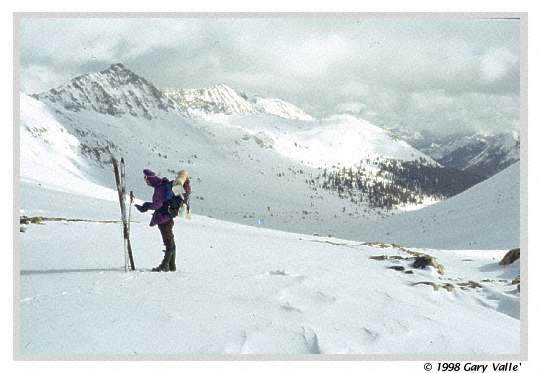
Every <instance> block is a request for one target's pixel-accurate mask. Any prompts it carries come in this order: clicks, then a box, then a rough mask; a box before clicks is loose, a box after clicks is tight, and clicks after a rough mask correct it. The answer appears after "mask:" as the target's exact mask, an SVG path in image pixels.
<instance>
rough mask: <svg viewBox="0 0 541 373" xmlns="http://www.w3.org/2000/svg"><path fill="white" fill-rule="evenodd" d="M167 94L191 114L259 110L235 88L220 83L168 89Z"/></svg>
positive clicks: (242, 112)
mask: <svg viewBox="0 0 541 373" xmlns="http://www.w3.org/2000/svg"><path fill="white" fill-rule="evenodd" d="M164 93H165V95H166V96H167V97H168V98H170V99H172V100H173V101H175V102H176V104H177V105H179V106H180V108H181V109H182V110H184V111H185V112H187V113H188V114H190V115H196V116H197V115H198V114H215V113H224V114H252V113H256V112H257V110H256V109H255V108H254V107H253V105H252V104H251V103H250V102H248V100H247V99H246V98H245V97H242V96H241V95H240V94H239V93H237V92H236V91H235V90H234V89H233V88H231V87H229V86H228V85H227V84H225V83H219V84H216V85H214V86H212V87H209V88H182V89H166V90H164Z"/></svg>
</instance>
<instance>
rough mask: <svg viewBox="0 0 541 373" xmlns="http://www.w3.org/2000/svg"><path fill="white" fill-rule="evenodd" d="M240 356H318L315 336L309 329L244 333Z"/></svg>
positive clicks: (276, 328) (265, 330)
mask: <svg viewBox="0 0 541 373" xmlns="http://www.w3.org/2000/svg"><path fill="white" fill-rule="evenodd" d="M239 352H240V353H242V354H258V353H259V354H261V353H265V354H319V353H321V350H320V346H319V340H318V336H317V334H316V333H315V332H314V330H312V329H311V328H309V327H304V326H303V327H299V328H294V329H286V328H281V327H275V328H257V329H254V330H250V331H245V332H244V338H243V341H242V344H241V345H240V351H239Z"/></svg>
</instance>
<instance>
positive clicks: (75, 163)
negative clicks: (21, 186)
mask: <svg viewBox="0 0 541 373" xmlns="http://www.w3.org/2000/svg"><path fill="white" fill-rule="evenodd" d="M20 106H21V108H22V110H21V127H20V146H21V148H20V149H21V157H20V163H19V164H20V175H21V181H22V182H27V183H31V184H38V185H43V186H45V187H47V188H49V189H53V190H61V191H68V192H76V193H78V194H83V195H85V194H86V195H91V196H93V197H94V198H104V199H110V200H114V194H113V193H111V191H110V189H108V188H105V187H103V186H100V185H97V184H95V183H89V173H91V170H92V165H91V164H90V163H89V162H88V161H87V160H86V159H85V158H84V157H81V154H80V151H81V148H80V146H81V143H80V142H79V140H78V139H77V138H76V137H75V136H73V135H71V134H70V133H69V132H68V131H67V130H66V128H65V127H63V126H62V124H61V123H60V122H59V121H58V120H57V119H56V118H55V116H54V115H53V114H52V113H51V111H50V109H49V108H48V107H47V106H46V105H45V104H43V103H41V102H39V101H37V100H34V99H33V98H31V97H29V96H26V95H21V96H20ZM89 185H92V187H89Z"/></svg>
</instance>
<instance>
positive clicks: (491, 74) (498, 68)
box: [481, 49, 519, 83]
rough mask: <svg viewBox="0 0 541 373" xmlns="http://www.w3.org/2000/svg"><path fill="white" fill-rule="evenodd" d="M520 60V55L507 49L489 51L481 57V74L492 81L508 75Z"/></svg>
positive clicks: (489, 81)
mask: <svg viewBox="0 0 541 373" xmlns="http://www.w3.org/2000/svg"><path fill="white" fill-rule="evenodd" d="M518 60H519V57H518V56H517V55H514V54H513V53H511V52H509V51H508V50H507V49H495V50H491V51H488V52H487V53H485V54H484V55H483V57H482V58H481V75H482V77H483V79H484V80H485V81H486V82H488V83H492V82H494V81H496V80H498V79H501V78H503V77H504V76H505V75H507V73H508V72H509V70H510V69H511V68H513V67H514V66H515V65H516V64H517V63H518Z"/></svg>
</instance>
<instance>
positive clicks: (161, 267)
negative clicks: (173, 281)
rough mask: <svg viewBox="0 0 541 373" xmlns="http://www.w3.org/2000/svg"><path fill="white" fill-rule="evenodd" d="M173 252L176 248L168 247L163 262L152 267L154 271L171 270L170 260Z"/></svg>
mask: <svg viewBox="0 0 541 373" xmlns="http://www.w3.org/2000/svg"><path fill="white" fill-rule="evenodd" d="M173 252H174V250H172V249H166V250H165V255H164V257H163V260H162V262H161V264H160V265H159V266H157V267H154V268H152V272H169V262H170V261H171V256H172V255H173ZM175 269H176V268H175Z"/></svg>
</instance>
